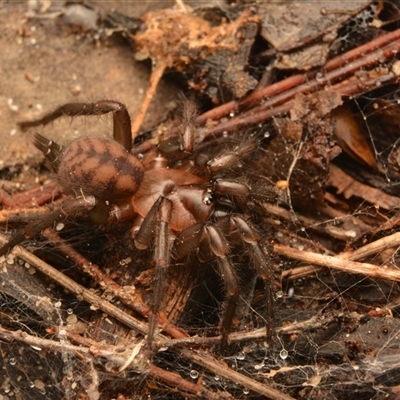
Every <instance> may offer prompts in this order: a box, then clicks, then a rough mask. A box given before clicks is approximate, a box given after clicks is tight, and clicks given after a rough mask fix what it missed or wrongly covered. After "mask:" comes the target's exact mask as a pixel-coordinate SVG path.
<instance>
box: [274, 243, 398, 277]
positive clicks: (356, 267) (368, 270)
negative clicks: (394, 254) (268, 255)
mask: <svg viewBox="0 0 400 400" xmlns="http://www.w3.org/2000/svg"><path fill="white" fill-rule="evenodd" d="M274 251H275V252H276V253H278V254H280V255H283V256H285V257H288V258H291V259H294V260H299V261H303V262H307V263H311V264H317V265H320V266H323V267H328V268H334V269H337V270H340V271H345V272H350V273H352V274H362V275H365V276H368V277H370V278H374V279H387V280H390V281H396V282H400V270H398V269H394V268H388V267H387V268H386V267H380V266H379V265H374V264H369V263H360V262H356V261H350V260H346V259H344V258H341V257H332V256H328V255H324V254H318V253H313V252H311V251H302V250H298V249H294V248H292V247H289V246H285V245H282V244H275V245H274Z"/></svg>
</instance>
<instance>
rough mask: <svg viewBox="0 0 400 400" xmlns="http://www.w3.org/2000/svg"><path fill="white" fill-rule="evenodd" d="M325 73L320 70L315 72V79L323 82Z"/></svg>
mask: <svg viewBox="0 0 400 400" xmlns="http://www.w3.org/2000/svg"><path fill="white" fill-rule="evenodd" d="M324 77H325V75H324V74H323V73H322V72H317V74H316V75H315V79H316V81H317V82H323V81H324Z"/></svg>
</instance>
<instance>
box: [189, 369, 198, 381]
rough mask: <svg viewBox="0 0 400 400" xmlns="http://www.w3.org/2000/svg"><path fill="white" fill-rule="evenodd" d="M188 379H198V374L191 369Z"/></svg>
mask: <svg viewBox="0 0 400 400" xmlns="http://www.w3.org/2000/svg"><path fill="white" fill-rule="evenodd" d="M189 375H190V377H191V378H192V379H197V378H198V377H199V373H198V372H197V371H196V370H195V369H192V370H191V371H190V374H189Z"/></svg>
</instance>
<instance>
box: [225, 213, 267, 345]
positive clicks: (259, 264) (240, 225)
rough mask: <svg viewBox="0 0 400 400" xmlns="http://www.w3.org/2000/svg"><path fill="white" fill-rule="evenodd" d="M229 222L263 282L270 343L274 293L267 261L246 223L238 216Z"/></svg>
mask: <svg viewBox="0 0 400 400" xmlns="http://www.w3.org/2000/svg"><path fill="white" fill-rule="evenodd" d="M231 221H232V222H233V223H234V225H235V226H236V228H237V229H238V231H239V233H240V237H241V238H242V241H243V243H244V244H245V245H246V246H247V248H248V250H249V252H250V254H251V257H252V259H253V261H254V264H255V266H256V268H257V271H258V274H259V276H260V277H261V279H262V280H263V282H264V291H265V301H266V305H267V311H266V321H267V327H266V329H267V332H266V334H267V340H268V342H270V341H271V338H272V334H273V329H274V319H275V318H274V291H273V288H272V276H271V268H270V266H269V264H270V263H269V261H268V259H267V257H266V256H265V254H264V252H263V251H262V249H261V247H260V245H259V237H258V235H257V233H256V232H255V230H254V229H253V228H252V227H251V226H250V225H249V224H248V222H247V221H246V220H245V219H244V218H242V217H240V216H238V215H233V216H231Z"/></svg>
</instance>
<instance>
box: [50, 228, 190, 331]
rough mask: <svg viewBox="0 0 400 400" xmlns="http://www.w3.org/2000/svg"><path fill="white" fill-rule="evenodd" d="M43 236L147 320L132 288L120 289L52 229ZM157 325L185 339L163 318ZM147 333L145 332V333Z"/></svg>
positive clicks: (145, 307) (148, 311)
mask: <svg viewBox="0 0 400 400" xmlns="http://www.w3.org/2000/svg"><path fill="white" fill-rule="evenodd" d="M43 235H44V236H45V237H46V238H47V239H49V240H50V241H51V242H52V243H54V245H55V246H56V247H57V248H58V249H59V250H60V251H61V252H62V253H63V254H65V255H66V256H67V257H68V259H70V260H72V261H73V262H74V263H75V264H77V265H79V266H80V268H81V269H82V271H83V272H85V273H87V274H88V275H90V276H91V277H92V278H93V279H94V280H95V282H96V283H97V284H98V285H99V286H100V287H102V288H103V289H106V290H108V291H111V292H112V293H113V295H114V296H115V297H117V298H118V299H119V300H120V301H121V302H122V303H123V304H125V305H126V306H127V307H129V308H131V309H132V310H134V311H136V312H137V313H139V314H140V315H142V316H143V317H146V318H148V317H149V315H150V312H151V311H150V307H149V306H148V305H147V304H145V303H144V302H143V300H142V299H141V297H140V296H138V295H137V294H136V293H135V290H134V288H131V287H128V288H126V287H121V286H120V285H118V284H117V283H116V282H115V281H114V280H113V279H111V278H110V277H109V276H108V275H107V274H105V273H104V272H103V271H102V270H101V268H100V267H99V266H98V265H96V264H93V263H92V262H90V261H89V260H88V259H86V258H85V257H84V256H82V254H80V253H79V252H77V251H76V250H75V249H74V248H73V247H72V246H71V245H70V244H69V243H68V242H66V241H65V240H64V239H62V238H61V237H60V236H59V235H58V234H57V233H56V232H55V231H54V230H53V229H50V228H48V229H46V230H45V231H44V233H43ZM158 324H159V326H162V330H163V331H164V332H165V333H167V334H169V335H170V336H171V337H174V338H183V337H187V334H186V333H184V332H183V331H182V330H180V329H178V328H177V327H176V326H174V325H173V324H171V323H170V322H169V321H168V320H167V319H166V318H165V317H163V316H162V315H158ZM146 333H147V332H146Z"/></svg>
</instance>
